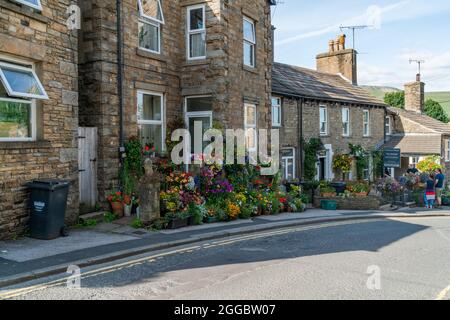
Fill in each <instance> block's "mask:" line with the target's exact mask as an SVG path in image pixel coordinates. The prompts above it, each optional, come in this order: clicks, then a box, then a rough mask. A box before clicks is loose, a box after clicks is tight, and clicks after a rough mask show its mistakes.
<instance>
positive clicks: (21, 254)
mask: <svg viewBox="0 0 450 320" xmlns="http://www.w3.org/2000/svg"><path fill="white" fill-rule="evenodd" d="M416 215H448V216H450V211H448V210H440V211H424V210H419V209H404V210H400V211H398V212H379V211H373V212H361V211H323V210H316V209H312V210H308V211H307V212H306V213H302V214H282V215H278V216H267V217H259V218H256V219H253V220H245V221H236V222H233V223H227V224H212V225H203V226H196V227H190V228H185V229H181V230H176V231H164V232H158V233H156V232H147V231H146V230H136V229H133V228H131V227H129V225H126V224H124V222H123V221H122V222H118V223H113V224H101V225H99V226H97V227H95V228H89V229H82V230H72V232H71V236H70V237H68V238H61V239H57V240H53V241H39V240H33V239H28V238H25V239H20V240H18V241H9V242H0V287H3V286H6V285H10V284H12V283H16V282H20V281H25V280H29V279H32V278H35V277H38V276H45V275H50V274H55V273H59V272H62V271H63V270H66V269H67V266H68V265H71V264H76V265H79V266H82V267H86V266H89V265H93V264H100V263H103V262H108V261H113V260H117V259H120V258H124V257H128V256H133V255H137V254H141V253H146V252H152V251H156V250H162V249H167V248H171V247H176V246H180V245H184V244H192V243H195V242H198V241H204V240H210V239H217V238H223V237H228V236H236V235H241V234H249V233H254V232H260V231H264V230H270V229H276V228H283V227H290V226H296V225H302V224H314V223H317V222H321V221H335V220H342V219H354V218H366V217H372V218H376V217H392V216H403V217H408V216H416Z"/></svg>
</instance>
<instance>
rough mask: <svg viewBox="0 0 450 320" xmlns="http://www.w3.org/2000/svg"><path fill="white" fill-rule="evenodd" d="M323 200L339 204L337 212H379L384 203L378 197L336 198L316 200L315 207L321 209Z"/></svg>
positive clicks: (319, 198) (317, 198) (316, 198)
mask: <svg viewBox="0 0 450 320" xmlns="http://www.w3.org/2000/svg"><path fill="white" fill-rule="evenodd" d="M322 200H332V201H336V202H337V210H379V209H380V207H381V205H382V204H383V201H382V199H381V198H379V197H376V196H367V197H350V198H343V197H334V198H322V197H315V198H314V206H315V207H316V208H320V207H321V201H322Z"/></svg>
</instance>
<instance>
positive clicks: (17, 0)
mask: <svg viewBox="0 0 450 320" xmlns="http://www.w3.org/2000/svg"><path fill="white" fill-rule="evenodd" d="M13 1H14V2H17V3H20V4H23V5H25V6H28V7H31V8H33V9H36V10H38V11H42V4H41V0H37V3H38V4H37V5H35V4H33V3H30V2H28V1H25V0H13Z"/></svg>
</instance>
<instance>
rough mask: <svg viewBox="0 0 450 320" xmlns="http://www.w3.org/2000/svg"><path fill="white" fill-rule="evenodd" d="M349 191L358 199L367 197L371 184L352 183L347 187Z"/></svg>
mask: <svg viewBox="0 0 450 320" xmlns="http://www.w3.org/2000/svg"><path fill="white" fill-rule="evenodd" d="M347 191H348V192H350V194H352V195H354V196H356V197H367V195H368V194H369V192H370V184H369V183H367V182H365V181H361V182H352V183H350V184H348V185H347Z"/></svg>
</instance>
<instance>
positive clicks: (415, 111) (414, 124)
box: [385, 75, 450, 177]
mask: <svg viewBox="0 0 450 320" xmlns="http://www.w3.org/2000/svg"><path fill="white" fill-rule="evenodd" d="M424 106H425V83H423V82H422V81H421V79H420V75H418V76H417V78H416V81H415V82H412V83H408V84H406V85H405V109H398V108H388V115H387V117H386V133H387V143H386V145H385V147H388V148H398V149H400V150H401V156H402V158H401V168H397V169H390V170H391V171H392V175H393V176H395V177H399V176H401V175H403V174H404V173H406V171H407V170H408V167H409V166H410V165H417V164H418V163H419V162H420V161H422V160H423V159H424V158H426V157H429V156H439V157H440V158H441V160H440V161H441V164H442V165H443V166H444V168H445V170H446V173H447V175H448V174H450V125H448V124H446V123H442V122H440V121H438V120H436V119H433V118H431V117H429V116H427V115H425V113H424Z"/></svg>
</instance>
